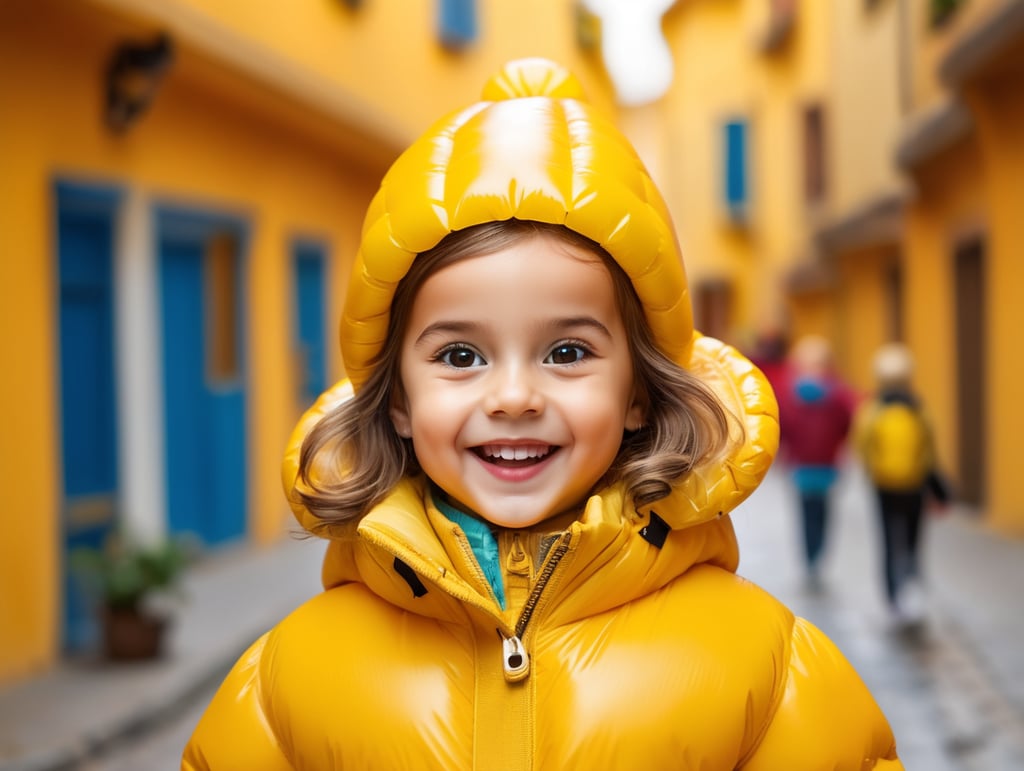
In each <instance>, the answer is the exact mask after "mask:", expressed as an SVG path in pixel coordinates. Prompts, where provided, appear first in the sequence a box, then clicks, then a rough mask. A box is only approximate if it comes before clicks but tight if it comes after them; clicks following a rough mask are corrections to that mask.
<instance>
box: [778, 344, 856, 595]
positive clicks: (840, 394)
mask: <svg viewBox="0 0 1024 771" xmlns="http://www.w3.org/2000/svg"><path fill="white" fill-rule="evenodd" d="M788 363H789V366H788V369H787V372H786V374H785V375H784V377H783V378H782V379H781V383H780V386H779V388H778V392H777V394H776V396H777V397H778V401H779V423H780V429H781V443H782V458H783V462H784V463H785V464H786V465H787V467H788V468H789V471H790V474H791V477H792V480H793V485H794V487H795V489H796V492H797V495H798V496H799V501H800V524H801V528H802V533H803V548H804V559H805V570H806V574H805V575H806V584H807V587H808V589H810V590H811V591H819V590H820V589H821V588H822V579H821V563H822V559H823V555H824V552H825V546H826V543H827V539H828V530H829V508H830V506H829V497H830V494H831V491H832V489H833V487H834V485H835V483H836V480H837V479H838V477H839V463H840V460H841V457H842V453H843V450H844V448H845V446H846V441H847V438H848V435H849V432H850V426H851V423H852V421H853V414H854V411H855V409H856V397H855V396H854V393H853V391H852V390H851V389H850V388H849V387H848V386H847V385H846V384H845V383H844V382H843V381H842V380H841V379H840V378H839V376H838V375H837V374H836V372H835V367H834V363H833V354H832V346H831V344H830V343H829V341H828V340H827V339H825V338H824V337H821V336H820V335H806V336H804V337H801V338H799V339H798V340H797V341H796V343H795V344H794V345H793V348H792V350H791V351H790V355H789V357H788Z"/></svg>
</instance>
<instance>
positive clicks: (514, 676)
mask: <svg viewBox="0 0 1024 771" xmlns="http://www.w3.org/2000/svg"><path fill="white" fill-rule="evenodd" d="M571 538H572V536H571V535H570V534H569V533H564V534H563V535H562V536H561V538H560V539H559V541H558V543H557V544H556V545H555V546H554V547H553V548H552V549H551V552H550V554H549V555H548V558H547V560H546V561H545V562H544V567H543V569H542V570H541V572H540V575H539V576H537V583H535V584H534V585H533V590H532V591H531V592H530V596H529V597H527V599H526V604H525V605H524V606H523V612H522V613H521V614H520V615H519V620H518V621H517V622H516V628H515V630H514V634H513V635H512V636H510V637H506V636H505V635H504V634H502V632H501V630H500V629H499V630H498V634H499V635H501V640H502V643H501V653H502V659H503V660H502V665H503V667H504V670H505V680H506V681H508V682H510V683H517V682H519V681H521V680H525V679H526V678H527V677H528V676H529V674H530V654H528V653H527V652H526V647H525V646H524V645H523V636H524V635H525V634H526V626H527V624H529V623H530V619H531V618H532V617H533V613H534V611H535V610H536V609H537V606H538V604H539V603H540V598H541V595H542V594H543V592H544V589H545V588H546V587H547V585H548V582H549V581H550V580H551V576H552V574H553V573H554V572H555V568H557V567H558V563H559V562H561V561H562V557H564V556H565V553H566V552H567V551H569V541H570V540H571Z"/></svg>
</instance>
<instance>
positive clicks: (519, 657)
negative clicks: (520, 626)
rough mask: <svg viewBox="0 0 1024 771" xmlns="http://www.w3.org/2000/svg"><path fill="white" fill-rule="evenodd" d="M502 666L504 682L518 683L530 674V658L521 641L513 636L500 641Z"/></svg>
mask: <svg viewBox="0 0 1024 771" xmlns="http://www.w3.org/2000/svg"><path fill="white" fill-rule="evenodd" d="M501 653H502V664H503V665H504V667H505V680H506V681H507V682H510V683H518V682H519V681H521V680H525V679H526V678H527V676H528V675H529V674H530V656H529V655H528V654H527V653H526V649H525V648H524V647H523V641H522V640H520V639H519V638H518V637H516V636H515V635H513V636H512V637H504V638H502V641H501Z"/></svg>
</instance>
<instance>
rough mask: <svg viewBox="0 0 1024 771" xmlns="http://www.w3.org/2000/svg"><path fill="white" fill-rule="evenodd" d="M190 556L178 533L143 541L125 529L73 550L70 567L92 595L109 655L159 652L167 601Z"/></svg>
mask: <svg viewBox="0 0 1024 771" xmlns="http://www.w3.org/2000/svg"><path fill="white" fill-rule="evenodd" d="M192 556H193V549H192V548H191V544H190V543H189V542H188V541H186V540H184V539H181V538H167V539H162V540H160V541H157V542H153V543H143V542H140V541H137V540H133V539H131V538H129V537H126V536H125V535H123V534H114V535H113V536H111V537H110V538H108V539H107V540H106V541H105V543H104V544H103V546H101V547H95V548H92V547H80V548H78V549H75V550H74V551H73V552H72V554H71V566H72V569H73V570H75V571H77V572H78V573H79V575H80V576H81V577H82V580H83V581H84V582H85V588H86V591H87V592H88V593H91V594H92V595H93V596H94V597H95V601H96V605H97V612H98V618H99V622H100V629H101V633H102V642H103V653H104V655H105V656H106V657H107V658H109V659H114V660H129V659H150V658H155V657H157V656H159V655H161V653H162V651H163V640H164V636H165V633H166V631H167V628H168V626H169V621H170V616H171V604H172V601H173V600H174V599H175V597H176V596H180V588H181V583H180V582H181V578H182V575H183V573H184V571H185V568H186V566H187V565H188V564H189V562H190V561H191V558H192Z"/></svg>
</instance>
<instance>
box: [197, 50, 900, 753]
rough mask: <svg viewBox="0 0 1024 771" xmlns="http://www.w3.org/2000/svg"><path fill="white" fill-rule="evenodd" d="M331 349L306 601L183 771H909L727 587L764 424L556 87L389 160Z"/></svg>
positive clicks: (494, 85) (660, 243)
mask: <svg viewBox="0 0 1024 771" xmlns="http://www.w3.org/2000/svg"><path fill="white" fill-rule="evenodd" d="M341 341H342V353H343V357H344V361H345V366H346V370H347V373H348V378H349V379H348V380H347V381H344V382H342V383H341V384H339V385H338V386H336V387H335V388H334V389H332V391H330V392H328V393H327V394H325V395H324V396H323V397H322V398H321V399H320V401H319V402H318V403H317V404H316V405H315V406H314V407H313V408H312V409H311V410H310V412H309V413H307V415H306V416H304V418H303V420H302V421H301V422H300V424H299V426H298V428H297V429H296V432H295V435H294V437H293V441H292V444H291V445H290V448H289V451H288V454H287V456H286V458H285V465H284V483H285V488H286V490H287V492H288V495H289V499H290V500H291V502H292V505H293V508H294V509H295V512H296V516H297V517H298V519H299V521H300V522H301V523H302V524H303V525H304V526H305V528H306V529H307V530H309V531H311V532H314V533H316V534H317V535H321V536H323V537H324V538H327V539H329V546H328V550H327V556H326V559H325V564H324V571H323V579H324V586H325V589H326V591H324V592H323V593H322V594H320V595H319V596H317V597H315V598H314V599H312V600H310V601H309V602H307V603H306V604H305V605H303V606H301V607H300V608H299V609H297V610H296V611H295V612H294V613H292V614H291V615H290V616H288V617H287V618H286V619H284V620H283V621H282V622H281V623H280V624H278V625H277V626H276V627H275V628H274V629H272V630H271V631H270V632H269V633H267V634H266V635H264V636H263V637H262V638H261V639H260V640H258V641H257V642H256V643H255V644H254V645H253V647H252V648H250V650H249V651H248V652H246V653H245V654H244V655H243V656H242V658H241V659H240V660H239V662H238V663H237V664H236V666H235V667H234V669H233V670H232V672H231V673H230V674H229V675H228V677H227V679H226V680H225V682H224V684H223V685H222V686H221V689H220V691H219V692H218V694H217V695H216V696H215V697H214V700H213V702H212V703H211V705H210V707H209V709H208V710H207V712H206V714H205V715H204V717H203V718H202V720H201V721H200V723H199V725H198V726H197V728H196V731H195V734H194V736H193V737H192V740H191V742H190V743H189V745H188V747H187V748H186V750H185V755H184V759H183V762H182V768H184V769H206V768H211V769H243V768H244V769H261V770H263V769H299V768H302V769H317V770H320V771H326V770H328V769H403V770H409V769H445V770H446V771H448V770H451V769H510V770H511V769H576V768H590V769H636V768H648V769H738V768H742V769H747V770H748V771H755V770H765V771H778V769H788V770H791V771H792V770H795V769H807V770H808V771H809V770H811V769H815V770H816V769H824V768H828V769H870V768H875V769H887V770H891V769H901V768H902V765H901V764H900V762H899V760H898V759H897V756H896V750H895V745H894V741H893V737H892V733H891V731H890V729H889V726H888V724H887V722H886V720H885V718H884V717H883V716H882V714H881V712H880V711H879V710H878V707H877V706H876V705H875V703H874V701H873V699H872V697H871V695H870V694H869V693H868V691H867V689H866V688H865V686H864V685H863V683H862V682H861V680H860V679H859V678H858V676H857V674H856V673H855V672H854V670H853V669H852V668H851V667H850V665H849V664H848V662H847V661H846V660H845V659H844V658H843V656H842V655H841V654H840V653H839V651H837V650H836V648H835V647H834V646H833V645H832V644H831V643H830V642H829V640H828V639H827V638H826V637H825V636H824V635H823V634H822V633H821V632H820V631H818V630H817V629H816V628H815V627H814V626H812V625H811V624H809V623H808V622H806V621H804V620H802V619H799V618H795V617H794V616H793V614H792V613H791V612H790V611H789V610H787V609H786V608H785V607H784V606H782V605H781V604H780V603H779V602H778V601H776V600H775V599H773V598H772V597H771V596H769V595H768V594H766V593H765V592H763V591H761V590H760V589H758V588H757V587H755V586H753V585H752V584H750V583H749V582H747V581H745V580H744V579H742V578H739V577H737V576H736V575H735V572H734V571H735V569H736V566H737V562H738V554H737V546H736V540H735V537H734V534H733V529H732V524H731V522H730V520H729V517H728V516H726V515H727V513H728V512H729V511H730V510H731V509H732V508H734V507H735V506H736V505H737V504H738V503H740V502H741V501H742V500H743V499H744V498H745V497H746V496H747V495H749V494H750V492H751V491H752V490H753V489H754V488H755V487H756V486H757V484H759V482H760V481H761V478H762V477H763V476H764V474H765V472H766V471H767V469H768V466H769V465H770V463H771V460H772V457H773V455H774V452H775V448H776V444H777V441H778V423H777V420H776V415H775V401H774V398H773V396H772V394H771V390H770V389H769V388H768V386H767V384H766V382H765V381H764V378H763V377H762V376H761V374H760V373H759V372H758V371H757V370H756V369H755V368H754V367H753V366H752V365H751V364H750V363H749V362H748V361H747V360H746V359H744V358H743V357H742V356H740V355H739V354H738V353H737V352H736V351H735V350H733V349H732V348H730V347H728V346H725V345H723V344H722V343H719V342H717V341H715V340H712V339H710V338H706V337H701V336H700V335H699V334H698V333H696V332H695V331H694V330H693V327H692V320H691V316H690V305H689V297H688V294H687V288H686V279H685V275H684V272H683V266H682V260H681V256H680V254H679V249H678V245H677V242H676V238H675V235H674V232H673V230H672V225H671V221H670V218H669V215H668V212H667V209H666V207H665V204H664V202H663V201H662V199H661V197H660V195H659V194H658V192H657V190H656V189H655V187H654V185H653V183H652V182H651V179H650V178H649V176H648V175H647V173H646V171H645V170H644V168H643V166H642V164H641V162H640V161H639V160H638V159H637V156H636V154H635V153H634V151H633V150H632V148H631V147H630V146H629V144H628V143H627V141H626V140H625V138H624V137H623V136H622V135H621V134H620V133H619V132H618V131H617V130H616V129H615V128H614V127H613V126H612V125H611V124H610V123H609V122H608V121H606V120H604V119H603V118H601V117H600V116H598V115H597V114H596V113H595V112H594V111H592V109H591V108H590V107H589V106H587V105H586V104H585V103H584V102H583V101H582V94H581V92H580V89H579V86H578V83H577V82H576V81H575V79H574V78H572V76H571V75H569V74H568V73H567V72H566V71H565V70H563V69H561V68H559V67H558V66H556V65H554V64H552V63H550V62H547V61H543V60H536V59H533V60H523V61H519V62H513V63H511V64H509V65H508V66H506V68H505V69H504V70H503V71H502V73H501V74H499V75H498V76H496V77H495V78H494V79H492V81H491V82H490V83H488V85H487V86H486V87H485V90H484V98H483V101H482V102H480V103H478V104H476V105H473V106H471V107H469V108H467V109H465V110H463V111H460V112H458V113H456V114H455V115H453V116H449V117H448V118H446V119H444V120H442V121H440V122H438V123H437V124H435V125H434V126H433V127H432V128H431V129H430V130H429V131H428V132H427V133H426V135H424V136H423V137H422V138H421V139H419V140H418V141H417V142H416V143H415V144H413V145H412V147H411V148H410V149H409V150H407V151H406V152H405V153H404V154H403V155H402V156H401V157H400V158H399V159H398V161H397V162H396V163H395V165H394V166H393V167H392V169H391V170H390V171H389V172H388V174H387V175H386V176H385V178H384V181H383V183H382V186H381V189H380V191H379V193H378V194H377V196H376V197H375V198H374V200H373V202H372V203H371V205H370V209H369V213H368V215H367V219H366V224H365V227H364V235H363V242H362V246H361V249H360V253H359V255H358V257H357V260H356V265H355V269H354V271H353V274H352V280H351V283H350V285H349V291H348V296H347V300H346V304H345V311H344V318H343V321H342V329H341Z"/></svg>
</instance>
